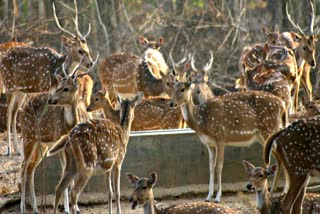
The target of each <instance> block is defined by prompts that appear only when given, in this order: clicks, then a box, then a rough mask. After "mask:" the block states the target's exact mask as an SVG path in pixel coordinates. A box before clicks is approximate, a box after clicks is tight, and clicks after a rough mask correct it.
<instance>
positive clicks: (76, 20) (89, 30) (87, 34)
mask: <svg viewBox="0 0 320 214" xmlns="http://www.w3.org/2000/svg"><path fill="white" fill-rule="evenodd" d="M74 10H75V12H76V15H75V18H74V19H73V21H74V24H75V28H76V32H77V35H78V36H79V37H80V38H81V39H83V40H85V39H86V38H87V36H89V34H90V32H91V23H89V29H88V32H87V33H86V35H84V36H83V35H82V34H81V33H80V31H79V22H78V5H77V0H74Z"/></svg>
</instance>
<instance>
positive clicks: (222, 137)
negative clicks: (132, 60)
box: [170, 82, 287, 202]
mask: <svg viewBox="0 0 320 214" xmlns="http://www.w3.org/2000/svg"><path fill="white" fill-rule="evenodd" d="M190 85H191V83H190V82H188V83H186V82H178V83H176V84H175V86H174V91H173V93H172V95H171V101H170V106H172V107H173V106H180V108H181V113H182V115H183V118H184V120H185V122H186V123H187V125H188V126H189V127H190V128H191V129H193V130H194V131H195V132H196V133H197V134H198V136H199V138H200V140H201V141H202V143H203V144H204V145H206V146H207V148H208V152H209V165H210V179H209V181H210V185H209V194H208V196H207V200H210V198H211V197H212V195H213V192H214V175H215V174H214V173H215V170H216V173H217V180H218V191H217V195H216V198H215V200H214V201H215V202H220V199H221V192H222V189H221V182H222V180H221V175H222V168H223V160H224V147H225V146H228V145H230V146H249V145H251V144H252V143H253V142H256V141H258V142H260V143H261V144H264V141H265V140H266V139H267V138H268V137H269V136H271V134H273V133H275V132H276V131H278V130H279V129H280V128H281V127H285V124H286V119H287V118H286V109H285V106H284V105H283V102H282V101H281V99H280V98H278V97H276V96H274V95H272V94H270V93H267V92H260V91H252V92H243V93H231V94H227V95H225V96H221V97H217V98H214V99H209V100H207V101H206V102H204V103H203V104H200V105H195V104H194V102H193V100H192V97H191V90H190Z"/></svg>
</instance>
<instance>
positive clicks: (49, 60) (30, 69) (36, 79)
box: [0, 47, 65, 93]
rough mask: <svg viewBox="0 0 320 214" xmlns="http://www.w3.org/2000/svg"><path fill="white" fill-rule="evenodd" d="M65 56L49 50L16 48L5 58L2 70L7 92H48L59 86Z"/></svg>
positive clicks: (0, 68)
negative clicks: (58, 77) (58, 80)
mask: <svg viewBox="0 0 320 214" xmlns="http://www.w3.org/2000/svg"><path fill="white" fill-rule="evenodd" d="M64 61H65V56H61V55H59V54H58V53H56V52H55V51H53V50H52V49H49V48H34V47H16V48H13V49H11V50H10V51H9V52H8V53H7V55H6V56H5V57H3V59H2V61H1V64H0V70H1V76H2V80H3V83H4V86H5V88H6V89H7V90H9V91H13V90H15V89H18V90H20V91H22V92H25V93H39V92H47V91H49V90H50V89H51V88H52V87H53V86H56V85H57V81H56V78H55V76H54V74H55V73H56V72H58V73H59V72H61V70H62V64H63V63H64Z"/></svg>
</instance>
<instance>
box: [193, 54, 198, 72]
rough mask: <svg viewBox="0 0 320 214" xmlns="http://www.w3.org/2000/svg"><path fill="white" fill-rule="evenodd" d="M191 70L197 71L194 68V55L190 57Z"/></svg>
mask: <svg viewBox="0 0 320 214" xmlns="http://www.w3.org/2000/svg"><path fill="white" fill-rule="evenodd" d="M191 68H192V70H194V71H198V69H197V68H196V66H195V65H194V53H193V54H192V56H191Z"/></svg>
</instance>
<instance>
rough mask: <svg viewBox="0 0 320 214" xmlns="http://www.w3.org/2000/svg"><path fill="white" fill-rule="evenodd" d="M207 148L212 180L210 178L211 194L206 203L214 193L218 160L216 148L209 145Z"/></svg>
mask: <svg viewBox="0 0 320 214" xmlns="http://www.w3.org/2000/svg"><path fill="white" fill-rule="evenodd" d="M207 148H208V152H209V168H210V172H209V173H210V178H209V193H208V196H207V198H206V201H210V199H211V197H212V196H213V193H214V172H215V167H216V158H215V153H216V149H215V147H212V146H208V145H207Z"/></svg>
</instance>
